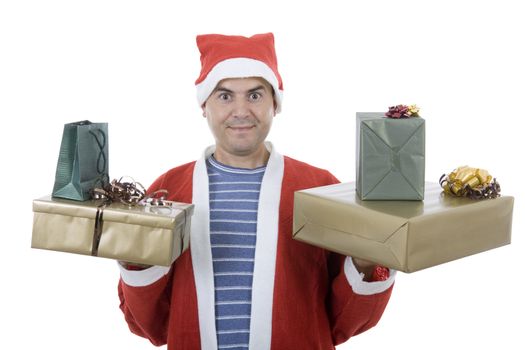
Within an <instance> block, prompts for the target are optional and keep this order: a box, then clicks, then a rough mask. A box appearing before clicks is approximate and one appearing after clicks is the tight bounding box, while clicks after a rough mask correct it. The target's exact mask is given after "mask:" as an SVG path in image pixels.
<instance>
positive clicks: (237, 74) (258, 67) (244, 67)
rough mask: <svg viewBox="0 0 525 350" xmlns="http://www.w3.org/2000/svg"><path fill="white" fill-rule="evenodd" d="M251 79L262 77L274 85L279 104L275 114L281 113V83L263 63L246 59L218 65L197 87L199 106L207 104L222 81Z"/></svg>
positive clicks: (234, 59) (276, 100)
mask: <svg viewBox="0 0 525 350" xmlns="http://www.w3.org/2000/svg"><path fill="white" fill-rule="evenodd" d="M249 77H261V78H263V79H265V80H266V81H267V82H268V83H270V85H272V87H273V90H274V93H275V102H276V103H277V107H276V109H275V112H276V113H279V112H280V111H281V105H282V100H283V92H282V90H279V83H278V80H277V77H276V76H275V74H274V72H273V70H272V69H271V68H270V67H268V66H267V65H266V64H265V63H263V62H261V61H258V60H254V59H251V58H244V57H239V58H230V59H227V60H224V61H221V62H219V63H217V64H216V65H215V67H213V68H212V70H211V71H210V72H209V73H208V75H207V76H206V78H205V79H204V80H203V81H202V82H200V83H199V84H197V85H196V87H197V101H198V102H199V106H202V105H203V104H204V102H206V100H207V99H208V97H209V96H210V95H211V93H212V92H213V90H214V89H215V87H216V86H217V84H218V83H219V82H220V81H221V80H223V79H227V78H249Z"/></svg>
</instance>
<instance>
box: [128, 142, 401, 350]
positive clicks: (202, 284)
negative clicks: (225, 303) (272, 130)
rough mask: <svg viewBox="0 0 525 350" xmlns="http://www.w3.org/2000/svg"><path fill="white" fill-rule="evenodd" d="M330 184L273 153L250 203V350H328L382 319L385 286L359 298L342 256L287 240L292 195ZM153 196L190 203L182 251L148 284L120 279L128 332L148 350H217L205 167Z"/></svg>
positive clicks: (188, 169)
mask: <svg viewBox="0 0 525 350" xmlns="http://www.w3.org/2000/svg"><path fill="white" fill-rule="evenodd" d="M211 151H212V150H208V151H207V153H208V154H210V153H211ZM337 182H338V180H337V179H336V178H335V177H334V176H333V175H331V174H330V173H329V172H327V171H326V170H322V169H318V168H315V167H312V166H310V165H308V164H305V163H302V162H299V161H297V160H294V159H291V158H288V157H283V156H280V155H279V154H277V153H276V152H272V155H271V156H270V160H269V163H268V166H267V170H266V173H265V178H264V179H263V183H262V185H261V196H260V199H259V212H260V214H259V221H258V231H257V245H256V258H255V269H254V282H253V283H254V285H253V295H252V320H251V329H250V349H268V350H269V349H273V350H278V349H283V350H285V349H286V350H288V349H322V350H328V349H335V347H334V346H335V345H337V344H340V343H343V342H345V341H346V340H347V339H349V338H350V337H351V336H354V335H356V334H359V333H361V332H363V331H365V330H367V329H369V328H371V327H373V326H374V325H376V324H377V322H378V321H379V319H380V318H381V315H382V313H383V311H384V309H385V307H386V305H387V303H388V300H389V297H390V294H391V291H392V283H393V280H391V281H387V284H386V285H384V287H381V286H380V288H379V292H377V293H373V292H371V293H365V294H367V295H363V294H358V293H356V292H355V291H354V290H355V289H356V287H355V286H354V288H353V287H352V286H353V284H352V286H351V285H350V283H349V280H351V279H349V278H348V276H347V275H348V271H347V272H346V273H345V269H344V268H343V266H344V264H345V259H346V257H345V256H342V255H339V254H336V253H332V252H329V251H326V250H324V249H321V248H317V247H314V246H312V245H309V244H306V243H302V242H299V241H296V240H293V239H292V215H293V198H294V197H293V195H294V191H297V190H301V189H306V188H311V187H317V186H322V185H328V184H333V183H337ZM160 188H164V189H167V190H168V191H169V193H170V195H169V198H168V199H170V200H175V201H179V202H187V203H190V202H192V203H194V204H195V213H194V216H193V217H192V223H191V225H192V226H191V228H192V232H191V241H190V248H189V249H188V250H187V251H185V252H184V253H183V255H181V256H180V257H179V258H178V259H177V260H176V261H175V262H174V263H173V264H172V266H171V268H170V269H168V268H166V269H165V270H162V268H161V267H154V268H151V269H155V268H157V272H156V274H157V276H153V277H151V274H153V275H155V273H153V272H147V270H146V272H145V271H123V275H122V278H121V280H120V283H119V296H120V300H121V305H120V307H121V309H122V311H123V312H124V315H125V318H126V321H127V322H128V324H129V327H130V329H131V331H132V332H133V333H136V334H138V335H140V336H143V337H146V338H148V339H150V341H151V342H152V343H153V344H155V345H162V344H166V343H167V344H168V349H169V350H175V349H191V350H194V349H200V348H203V349H206V350H207V349H216V347H217V343H216V334H215V318H214V317H215V313H214V300H213V271H212V263H211V249H210V248H209V221H208V219H207V217H206V216H208V218H209V212H208V207H207V204H206V201H207V199H206V198H207V195H208V192H207V191H208V189H207V174H206V169H205V164H204V158H203V159H201V160H199V161H198V162H192V163H188V164H185V165H182V166H179V167H177V168H174V169H172V170H170V171H168V172H167V173H165V174H164V175H162V176H161V177H159V178H158V179H157V180H156V181H155V182H154V184H153V185H152V186H151V188H150V191H152V190H156V189H160ZM196 192H199V193H196ZM261 212H262V213H261ZM262 221H265V222H266V221H269V222H270V224H268V225H266V224H261V222H262ZM274 224H275V225H274ZM272 225H274V226H272ZM265 240H266V242H265ZM260 242H261V243H260ZM207 244H208V245H207ZM206 250H209V251H210V252H209V255H208V253H207V252H206ZM347 264H348V262H347ZM152 271H154V270H152ZM159 271H160V272H159ZM148 273H149V274H150V277H149V278H145V277H144V276H145V275H147V274H148ZM125 276H131V277H133V278H132V279H131V280H130V281H134V282H129V283H126V282H124V281H125V280H126V278H125ZM391 279H392V278H391ZM360 283H366V282H360ZM375 283H376V284H377V283H383V282H375ZM372 284H374V283H372ZM376 289H377V288H376Z"/></svg>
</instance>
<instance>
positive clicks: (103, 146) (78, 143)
mask: <svg viewBox="0 0 525 350" xmlns="http://www.w3.org/2000/svg"><path fill="white" fill-rule="evenodd" d="M108 181H109V175H108V124H107V123H92V122H90V121H88V120H84V121H81V122H76V123H69V124H65V125H64V133H63V135H62V143H61V145H60V154H59V157H58V164H57V170H56V175H55V185H54V187H53V197H58V198H66V199H73V200H78V201H85V200H88V199H90V190H91V189H93V188H94V187H100V186H104V185H105V184H107V182H108Z"/></svg>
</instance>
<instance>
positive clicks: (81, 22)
mask: <svg viewBox="0 0 525 350" xmlns="http://www.w3.org/2000/svg"><path fill="white" fill-rule="evenodd" d="M426 3H428V4H426ZM496 3H497V5H496ZM518 3H519V2H518V1H515V2H513V1H505V0H503V1H498V2H494V1H472V2H469V1H448V0H447V1H440V2H432V3H431V2H424V1H360V2H350V1H341V2H336V1H322V2H315V3H313V4H311V3H309V2H307V1H302V2H297V1H288V2H286V1H260V2H257V1H198V2H197V1H196V2H195V5H191V4H189V3H186V2H175V1H129V0H128V1H111V0H104V1H98V0H96V1H95V0H92V1H56V0H54V1H51V0H49V1H25V0H18V1H2V2H1V5H0V50H1V51H0V117H1V127H0V128H1V129H0V130H1V134H0V142H1V147H0V150H1V164H2V165H1V168H2V170H1V175H0V176H1V181H0V184H1V188H2V192H1V193H2V197H3V198H2V200H1V201H0V206H1V208H0V209H1V210H0V215H1V226H0V227H1V229H0V238H1V243H0V247H1V251H0V266H1V268H2V272H1V273H0V281H1V282H0V283H1V284H0V293H1V297H0V333H1V336H0V348H1V349H22V348H24V349H27V348H39V349H57V350H58V349H79V350H81V349H128V350H132V349H152V348H153V346H152V345H150V344H149V342H148V341H146V340H144V339H141V338H139V337H136V336H134V335H132V334H131V333H130V332H129V331H128V329H127V325H126V323H125V322H124V320H123V317H122V314H121V312H120V310H119V308H118V303H119V302H118V298H117V290H116V286H117V281H118V271H117V267H116V263H115V262H114V261H110V260H106V259H95V258H92V257H85V256H79V255H73V254H67V253H57V252H49V251H39V250H32V249H30V248H29V247H30V241H31V225H32V212H31V200H32V199H33V198H37V197H40V196H43V195H46V194H49V193H50V192H51V189H52V186H53V181H54V174H55V166H56V161H57V156H58V150H59V147H60V140H61V135H62V128H63V124H64V123H68V122H73V121H79V120H83V119H90V120H91V121H105V122H108V123H109V125H110V175H111V176H112V177H119V176H121V175H132V176H133V177H135V178H136V179H138V180H140V181H141V182H142V183H144V184H145V185H148V184H149V183H151V182H152V181H153V180H154V179H155V178H156V177H157V176H158V175H160V174H161V173H162V172H164V171H165V170H167V169H169V168H171V167H173V166H175V165H178V164H181V163H183V162H187V161H190V160H193V159H195V158H197V157H198V156H200V154H201V151H202V149H203V148H204V146H205V145H208V144H210V143H211V142H212V141H213V139H212V138H211V136H210V133H209V131H208V128H207V125H206V121H205V119H203V118H202V116H201V111H200V110H199V108H198V106H197V103H196V99H195V89H194V81H195V79H196V78H197V76H198V74H199V69H200V62H199V54H198V51H197V48H196V45H195V35H196V34H200V33H212V32H214V33H223V34H241V35H252V34H255V33H261V32H268V31H272V32H274V34H275V37H276V47H277V53H278V57H279V68H280V71H281V74H282V76H283V80H284V87H285V99H284V108H283V112H282V113H281V114H280V115H278V116H277V117H276V118H275V120H274V126H273V131H272V133H271V134H270V136H269V139H271V140H272V141H273V142H274V143H275V145H276V147H277V148H278V149H279V151H280V152H281V153H284V154H287V155H289V156H292V157H294V158H298V159H301V160H304V161H307V162H309V163H311V164H314V165H317V166H320V167H323V168H327V169H329V170H331V171H332V172H333V173H334V174H335V175H336V176H337V177H338V178H339V179H341V180H342V181H345V182H346V181H353V180H354V179H355V125H354V124H355V112H357V111H384V110H386V108H387V107H388V106H390V105H393V104H398V103H404V104H410V103H417V104H418V105H419V106H420V107H421V115H422V116H423V117H424V118H425V119H426V121H427V129H426V130H427V134H426V135H427V143H426V150H427V158H426V159H427V161H426V176H427V181H434V182H437V180H438V179H439V177H440V175H441V174H442V173H445V172H447V173H448V172H450V171H451V170H452V169H453V168H455V167H457V166H459V165H463V164H469V165H471V166H476V167H482V168H486V169H488V170H489V171H490V172H491V173H492V174H493V175H494V176H496V178H497V179H498V180H499V181H500V183H501V185H502V191H503V194H505V195H513V196H515V198H516V202H515V207H514V222H513V224H514V225H513V243H512V244H511V245H510V246H506V247H503V248H499V249H495V250H492V251H489V252H485V253H482V254H478V255H476V256H473V257H469V258H465V259H461V260H459V261H455V262H451V263H448V264H444V265H441V266H437V267H434V268H431V269H427V270H424V271H420V272H416V273H413V274H402V273H401V274H399V275H398V278H397V282H396V287H395V290H394V294H393V296H392V298H391V301H390V304H389V305H388V307H387V309H386V312H385V314H384V316H383V318H382V320H381V322H380V324H379V325H378V326H377V327H376V328H374V329H372V330H370V331H369V332H367V333H365V334H363V335H360V336H357V337H355V338H353V339H351V340H350V341H349V342H347V343H346V344H344V345H342V346H339V347H338V350H339V349H340V350H342V349H354V350H357V349H382V348H385V347H386V346H388V347H389V348H390V349H400V348H403V349H420V348H425V349H427V350H430V349H443V348H450V349H460V348H470V349H495V348H500V349H523V348H524V345H525V341H524V340H523V325H524V324H525V320H524V311H525V307H524V306H525V302H524V300H525V298H524V295H525V290H524V288H523V286H522V284H520V281H522V280H523V279H524V277H523V276H524V271H525V269H524V266H523V251H524V247H525V243H524V239H523V235H522V233H523V228H524V221H523V217H522V215H521V214H522V212H523V204H522V198H524V186H523V181H524V174H523V166H522V156H521V155H520V153H521V152H522V147H523V137H524V136H523V131H522V130H523V124H522V119H523V117H524V116H525V115H524V112H523V111H524V106H523V97H524V92H525V91H524V80H525V69H524V64H523V62H525V55H524V53H523V51H522V49H523V34H522V33H524V32H525V24H524V23H525V22H524V21H523V18H524V11H523V10H521V8H520V7H518ZM468 219H469V220H475V219H476V218H468ZM290 327H293V325H290Z"/></svg>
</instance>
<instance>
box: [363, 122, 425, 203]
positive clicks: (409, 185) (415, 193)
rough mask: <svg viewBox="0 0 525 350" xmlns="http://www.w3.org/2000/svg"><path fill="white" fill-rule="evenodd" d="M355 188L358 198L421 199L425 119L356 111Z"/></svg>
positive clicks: (422, 195)
mask: <svg viewBox="0 0 525 350" xmlns="http://www.w3.org/2000/svg"><path fill="white" fill-rule="evenodd" d="M356 119H357V126H356V132H357V145H356V162H357V164H356V172H357V174H356V190H357V194H358V196H359V198H360V199H361V200H422V199H423V198H424V190H425V120H424V119H423V118H421V117H413V118H401V119H392V118H386V117H385V116H384V113H373V112H370V113H365V112H360V113H357V118H356Z"/></svg>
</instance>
